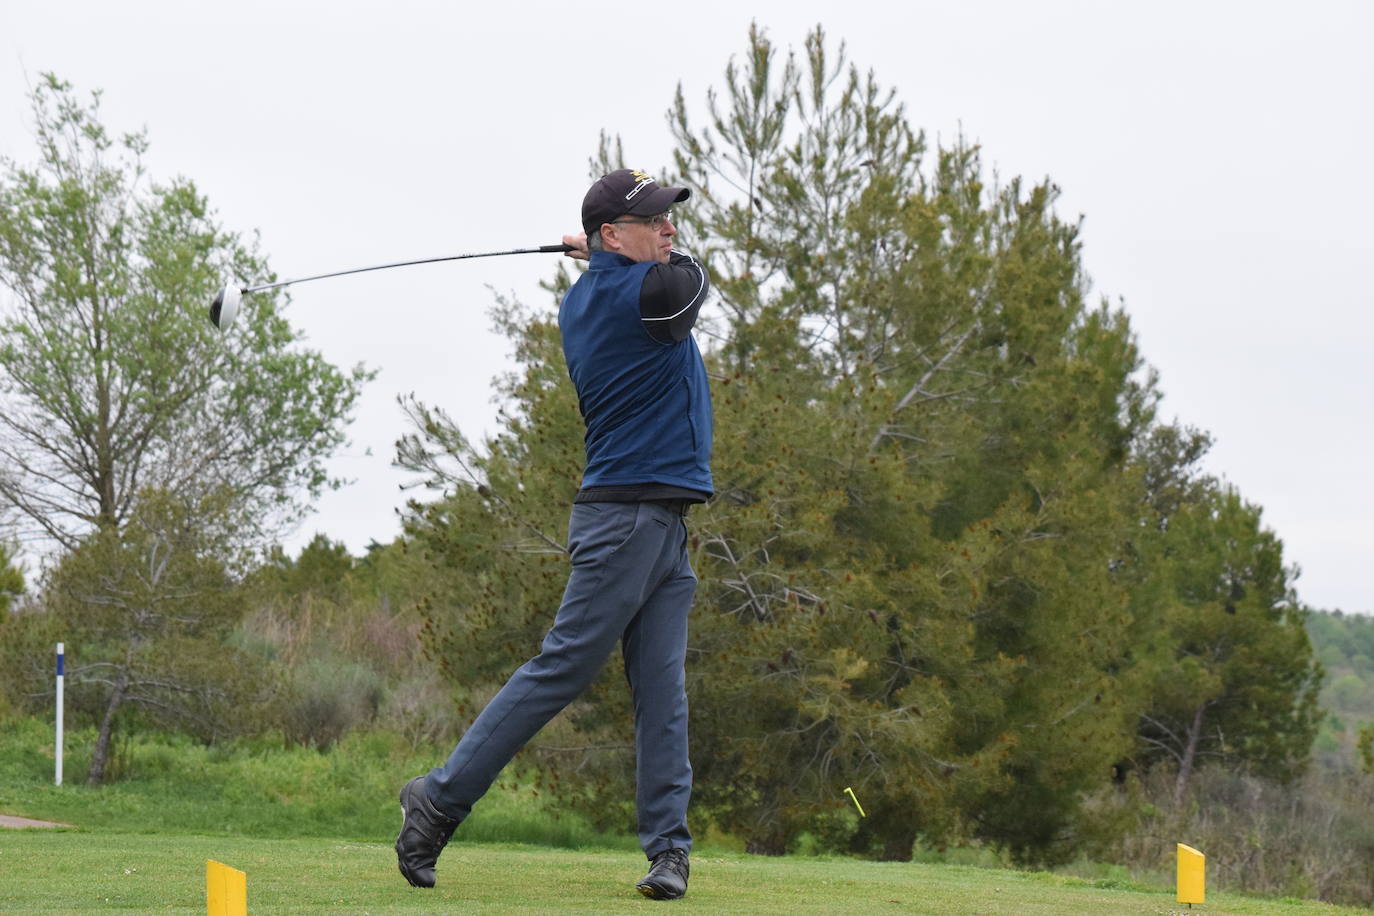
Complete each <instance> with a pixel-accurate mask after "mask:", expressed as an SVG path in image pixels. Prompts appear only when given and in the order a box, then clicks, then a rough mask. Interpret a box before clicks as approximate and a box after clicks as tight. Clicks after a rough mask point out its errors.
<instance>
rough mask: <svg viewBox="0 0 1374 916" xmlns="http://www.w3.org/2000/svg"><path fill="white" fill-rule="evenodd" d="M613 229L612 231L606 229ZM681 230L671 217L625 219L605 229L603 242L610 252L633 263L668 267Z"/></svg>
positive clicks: (602, 231)
mask: <svg viewBox="0 0 1374 916" xmlns="http://www.w3.org/2000/svg"><path fill="white" fill-rule="evenodd" d="M606 226H609V227H610V229H609V231H608V230H607V229H606ZM675 235H677V227H676V226H674V225H673V221H672V218H671V214H669V213H660V214H658V215H657V216H629V215H626V216H622V217H619V218H618V219H615V220H612V221H611V222H609V223H606V224H604V225H603V227H602V229H601V236H602V238H603V239H604V240H605V241H606V242H608V243H610V244H607V246H606V247H607V248H609V249H611V250H612V251H615V252H618V253H619V254H623V255H624V256H625V257H627V258H629V259H630V260H632V261H658V262H659V263H660V264H667V263H668V255H669V254H670V253H671V251H672V248H673V236H675Z"/></svg>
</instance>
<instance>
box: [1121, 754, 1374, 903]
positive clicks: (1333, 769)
mask: <svg viewBox="0 0 1374 916" xmlns="http://www.w3.org/2000/svg"><path fill="white" fill-rule="evenodd" d="M1141 788H1142V790H1143V792H1144V796H1145V799H1146V801H1147V804H1146V805H1145V806H1144V809H1143V810H1144V812H1145V813H1144V814H1143V815H1142V818H1141V821H1140V825H1139V827H1138V828H1137V829H1136V830H1135V831H1133V832H1132V833H1131V834H1130V835H1129V837H1128V838H1126V839H1125V840H1122V841H1120V842H1119V843H1117V844H1116V845H1115V846H1114V848H1111V849H1105V850H1102V851H1101V852H1100V854H1102V855H1103V856H1104V857H1106V858H1110V859H1113V860H1115V861H1118V862H1124V863H1128V864H1130V865H1131V866H1132V867H1134V868H1137V869H1141V870H1151V871H1152V870H1164V869H1171V868H1172V858H1173V856H1174V849H1175V844H1176V843H1180V842H1181V843H1187V844H1188V845H1189V846H1193V847H1194V848H1196V849H1199V850H1201V851H1202V852H1203V853H1205V854H1206V855H1207V871H1208V883H1209V884H1210V885H1213V886H1216V887H1217V888H1219V889H1221V890H1226V891H1242V892H1246V893H1254V894H1264V895H1269V896H1275V895H1278V896H1292V897H1317V898H1320V899H1322V900H1326V901H1329V902H1332V903H1342V904H1354V905H1359V906H1369V905H1371V904H1374V779H1370V778H1369V777H1368V776H1366V775H1364V774H1361V773H1359V772H1357V771H1356V770H1355V769H1354V768H1353V767H1352V766H1351V765H1350V764H1349V763H1348V762H1345V763H1333V764H1331V765H1322V766H1314V767H1312V768H1311V769H1310V770H1309V771H1308V772H1307V773H1306V774H1305V775H1304V776H1302V777H1301V778H1299V779H1298V780H1296V781H1295V782H1293V783H1291V784H1288V785H1284V784H1280V783H1277V782H1274V781H1271V780H1266V779H1262V778H1259V777H1256V776H1253V775H1249V774H1245V773H1237V772H1231V771H1228V770H1226V769H1224V768H1222V767H1219V766H1209V767H1206V768H1203V769H1200V770H1199V771H1197V773H1196V774H1195V775H1194V778H1193V780H1192V781H1191V782H1190V785H1189V791H1188V794H1187V796H1186V797H1185V798H1184V799H1183V801H1182V803H1181V804H1179V805H1175V804H1174V801H1173V774H1172V773H1170V772H1168V771H1167V769H1166V768H1163V767H1157V768H1155V770H1154V771H1153V772H1151V773H1148V774H1146V776H1145V777H1144V779H1143V780H1142V783H1141Z"/></svg>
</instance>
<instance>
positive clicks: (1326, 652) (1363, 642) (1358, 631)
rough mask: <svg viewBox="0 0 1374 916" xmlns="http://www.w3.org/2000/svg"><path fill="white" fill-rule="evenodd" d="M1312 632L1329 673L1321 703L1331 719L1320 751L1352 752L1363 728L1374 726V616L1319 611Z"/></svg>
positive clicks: (1324, 728) (1324, 724) (1325, 725)
mask: <svg viewBox="0 0 1374 916" xmlns="http://www.w3.org/2000/svg"><path fill="white" fill-rule="evenodd" d="M1307 633H1308V636H1309V637H1310V638H1311V640H1312V651H1313V652H1314V653H1315V654H1316V656H1317V658H1318V659H1320V660H1321V663H1322V666H1323V667H1324V668H1325V669H1326V679H1325V680H1324V681H1323V683H1322V691H1321V705H1322V708H1323V709H1324V710H1326V713H1327V715H1326V719H1325V720H1324V721H1323V722H1322V728H1321V733H1320V734H1319V735H1318V736H1317V742H1316V747H1315V750H1316V751H1317V753H1318V754H1333V753H1339V752H1341V751H1349V750H1351V749H1352V748H1353V747H1354V742H1355V735H1356V734H1357V733H1358V732H1359V730H1360V729H1361V728H1363V727H1364V726H1366V725H1368V724H1370V723H1371V722H1374V617H1367V616H1364V615H1361V614H1343V613H1341V612H1340V611H1313V612H1312V613H1311V614H1310V615H1309V616H1308V618H1307Z"/></svg>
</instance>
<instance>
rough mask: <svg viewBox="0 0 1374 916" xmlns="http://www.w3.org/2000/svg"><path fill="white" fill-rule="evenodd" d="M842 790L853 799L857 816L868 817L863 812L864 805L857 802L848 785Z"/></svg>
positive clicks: (857, 799) (856, 797)
mask: <svg viewBox="0 0 1374 916" xmlns="http://www.w3.org/2000/svg"><path fill="white" fill-rule="evenodd" d="M844 790H845V792H847V793H848V794H849V797H850V798H851V799H853V800H854V807H855V808H858V809H859V817H868V815H867V814H864V806H863V805H861V804H859V798H858V796H856V795H855V794H854V790H853V789H851V788H849V786H845V787H844Z"/></svg>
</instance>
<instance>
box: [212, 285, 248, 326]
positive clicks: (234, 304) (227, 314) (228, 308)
mask: <svg viewBox="0 0 1374 916" xmlns="http://www.w3.org/2000/svg"><path fill="white" fill-rule="evenodd" d="M242 297H243V290H241V289H239V288H238V287H237V286H232V285H230V286H221V287H220V288H219V292H218V293H216V294H215V301H214V302H212V303H210V322H211V323H212V324H213V325H214V326H215V327H217V328H219V329H220V330H221V331H223V330H224V329H225V328H227V327H229V326H230V325H231V324H233V323H234V318H235V316H237V315H238V313H239V299H241V298H242Z"/></svg>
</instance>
